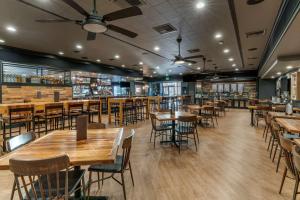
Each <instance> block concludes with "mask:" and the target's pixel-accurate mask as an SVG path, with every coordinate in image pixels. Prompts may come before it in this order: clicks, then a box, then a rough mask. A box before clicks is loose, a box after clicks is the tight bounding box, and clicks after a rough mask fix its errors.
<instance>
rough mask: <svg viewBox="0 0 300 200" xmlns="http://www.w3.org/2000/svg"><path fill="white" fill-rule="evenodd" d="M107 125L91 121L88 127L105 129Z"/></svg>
mask: <svg viewBox="0 0 300 200" xmlns="http://www.w3.org/2000/svg"><path fill="white" fill-rule="evenodd" d="M105 128H106V126H105V124H103V123H90V124H89V125H88V129H105Z"/></svg>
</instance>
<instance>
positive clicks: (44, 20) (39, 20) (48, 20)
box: [35, 19, 74, 23]
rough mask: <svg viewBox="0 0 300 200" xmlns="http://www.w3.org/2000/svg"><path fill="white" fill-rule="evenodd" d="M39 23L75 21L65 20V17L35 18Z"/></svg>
mask: <svg viewBox="0 0 300 200" xmlns="http://www.w3.org/2000/svg"><path fill="white" fill-rule="evenodd" d="M35 21H36V22H39V23H61V22H74V21H73V20H64V19H37V20H35Z"/></svg>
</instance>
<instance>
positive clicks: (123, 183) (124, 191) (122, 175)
mask: <svg viewBox="0 0 300 200" xmlns="http://www.w3.org/2000/svg"><path fill="white" fill-rule="evenodd" d="M121 178H122V187H123V194H124V199H125V200H126V190H125V182H124V174H123V171H122V172H121Z"/></svg>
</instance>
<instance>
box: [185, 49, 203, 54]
mask: <svg viewBox="0 0 300 200" xmlns="http://www.w3.org/2000/svg"><path fill="white" fill-rule="evenodd" d="M187 51H188V52H189V53H198V52H200V49H189V50H187Z"/></svg>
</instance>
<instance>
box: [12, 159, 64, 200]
mask: <svg viewBox="0 0 300 200" xmlns="http://www.w3.org/2000/svg"><path fill="white" fill-rule="evenodd" d="M69 163H70V161H69V157H68V156H67V155H61V156H57V157H52V158H47V159H41V160H22V159H14V158H12V159H10V160H9V169H10V171H11V172H13V173H14V177H15V183H16V186H17V190H18V194H19V198H20V199H48V198H49V199H62V198H64V199H68V196H69V195H68V178H67V177H68V168H69ZM61 170H65V173H64V176H66V177H65V178H62V177H61V176H62V174H61V173H59V172H60V171H61ZM62 180H65V181H64V183H62ZM63 186H64V188H63ZM61 188H63V190H62V189H61ZM30 191H31V192H30ZM24 196H25V197H24Z"/></svg>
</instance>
